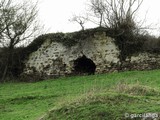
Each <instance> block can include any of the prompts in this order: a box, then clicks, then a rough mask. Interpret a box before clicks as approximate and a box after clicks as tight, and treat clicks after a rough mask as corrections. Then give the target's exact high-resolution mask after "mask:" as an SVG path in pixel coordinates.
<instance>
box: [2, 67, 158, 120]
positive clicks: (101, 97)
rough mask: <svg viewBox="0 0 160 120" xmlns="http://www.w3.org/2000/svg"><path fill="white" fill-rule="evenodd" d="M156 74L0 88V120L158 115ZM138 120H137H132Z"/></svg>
mask: <svg viewBox="0 0 160 120" xmlns="http://www.w3.org/2000/svg"><path fill="white" fill-rule="evenodd" d="M159 75H160V70H154V71H141V72H139V71H130V72H122V73H111V74H101V75H93V76H79V77H78V76H76V77H67V78H59V79H57V80H46V81H41V82H37V83H5V84H0V119H1V120H37V119H38V120H56V119H57V120H66V119H68V120H114V119H116V120H124V119H130V118H126V117H125V113H128V114H130V115H131V114H135V113H136V114H141V113H160V78H159ZM135 119H140V118H135Z"/></svg>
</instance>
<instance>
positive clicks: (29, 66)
mask: <svg viewBox="0 0 160 120" xmlns="http://www.w3.org/2000/svg"><path fill="white" fill-rule="evenodd" d="M119 54H120V52H119V49H118V47H117V46H116V45H115V43H114V39H113V38H111V37H107V36H106V33H105V32H95V34H94V35H93V36H89V37H88V38H87V39H85V40H83V41H80V42H79V43H77V44H76V45H74V46H72V47H67V46H65V45H63V44H62V43H58V42H51V40H50V39H47V40H45V42H44V43H43V44H42V45H41V47H40V48H39V49H38V50H37V51H35V52H33V53H31V54H30V55H29V59H28V60H27V61H26V63H25V66H26V67H25V69H24V73H25V74H32V73H34V72H38V73H39V74H43V75H48V76H63V75H67V74H74V72H75V61H76V60H77V59H78V58H81V57H82V56H85V57H86V58H87V59H90V60H91V61H93V63H94V64H95V66H96V68H95V73H104V72H108V71H114V70H115V69H114V68H115V67H116V66H117V65H118V64H119V58H118V57H119ZM82 67H83V66H82Z"/></svg>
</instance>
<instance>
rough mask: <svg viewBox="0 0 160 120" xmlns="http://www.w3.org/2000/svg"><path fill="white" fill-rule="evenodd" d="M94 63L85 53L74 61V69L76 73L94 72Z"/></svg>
mask: <svg viewBox="0 0 160 120" xmlns="http://www.w3.org/2000/svg"><path fill="white" fill-rule="evenodd" d="M95 69H96V65H95V64H94V62H93V61H92V60H91V59H89V58H87V57H86V56H85V55H83V56H82V57H80V58H78V59H76V60H75V61H74V71H75V73H76V74H88V75H91V74H94V73H95Z"/></svg>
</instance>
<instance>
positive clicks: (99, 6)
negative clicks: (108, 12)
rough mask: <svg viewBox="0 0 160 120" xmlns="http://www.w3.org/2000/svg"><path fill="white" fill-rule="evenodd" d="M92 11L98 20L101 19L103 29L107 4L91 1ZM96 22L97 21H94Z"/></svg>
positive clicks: (99, 0)
mask: <svg viewBox="0 0 160 120" xmlns="http://www.w3.org/2000/svg"><path fill="white" fill-rule="evenodd" d="M89 7H90V10H91V11H93V13H94V15H95V17H96V18H98V19H99V22H98V24H99V26H100V27H102V24H103V18H104V14H105V9H106V8H105V3H104V0H91V1H90V4H89ZM92 22H95V21H92Z"/></svg>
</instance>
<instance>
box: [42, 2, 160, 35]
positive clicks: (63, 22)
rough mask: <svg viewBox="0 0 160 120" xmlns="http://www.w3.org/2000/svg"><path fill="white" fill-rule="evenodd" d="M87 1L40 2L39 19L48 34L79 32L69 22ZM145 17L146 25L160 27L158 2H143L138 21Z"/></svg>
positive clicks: (76, 25)
mask: <svg viewBox="0 0 160 120" xmlns="http://www.w3.org/2000/svg"><path fill="white" fill-rule="evenodd" d="M86 2H87V0H40V3H39V17H40V20H41V22H42V23H43V24H44V25H45V27H46V28H47V29H49V30H48V32H72V31H77V30H80V29H81V27H80V26H79V24H77V23H72V22H69V19H70V18H71V17H72V15H73V14H81V13H83V12H85V3H86ZM146 12H147V16H146V25H150V24H151V25H152V27H153V28H159V26H160V13H159V12H160V0H144V2H143V4H142V6H141V9H140V10H139V15H138V16H137V17H138V18H140V19H142V20H143V19H144V18H145V15H146ZM87 27H88V28H91V27H95V26H94V25H93V24H89V25H87ZM159 32H160V30H158V29H157V30H154V34H156V35H160V33H159Z"/></svg>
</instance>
